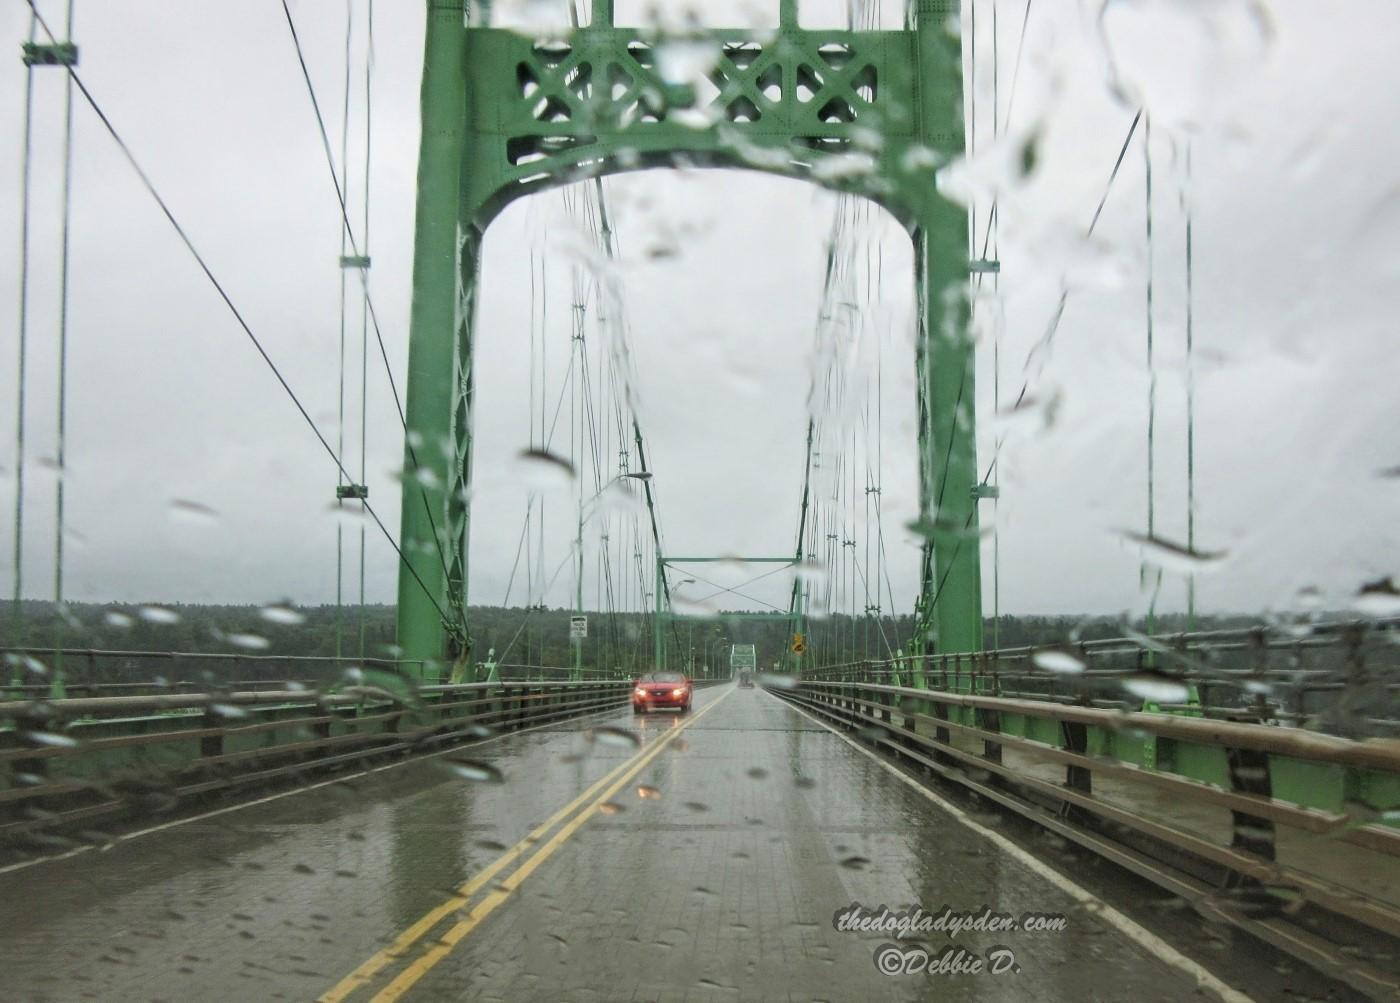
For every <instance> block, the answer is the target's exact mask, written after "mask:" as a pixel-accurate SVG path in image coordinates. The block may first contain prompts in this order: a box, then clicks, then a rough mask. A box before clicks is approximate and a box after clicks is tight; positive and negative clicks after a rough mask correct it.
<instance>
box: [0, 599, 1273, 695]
mask: <svg viewBox="0 0 1400 1003" xmlns="http://www.w3.org/2000/svg"><path fill="white" fill-rule="evenodd" d="M571 615H572V613H571V611H569V610H564V609H544V608H522V607H500V606H474V607H472V608H471V609H470V610H469V614H468V622H469V623H470V625H471V631H472V637H473V642H474V651H473V656H474V658H475V659H476V660H485V659H486V658H488V657H492V658H494V660H495V661H497V662H501V663H504V664H513V665H536V666H539V665H543V666H560V667H564V666H570V665H573V664H574V659H575V649H574V647H573V645H572V643H571V642H570V640H569V619H570V616H571ZM1252 622H1254V621H1252V620H1250V619H1249V618H1247V617H1241V616H1197V617H1196V619H1195V622H1194V629H1197V630H1210V629H1221V628H1226V627H1238V626H1247V625H1249V624H1251V623H1252ZM1124 626H1125V624H1124V622H1123V621H1122V620H1121V619H1120V618H1115V617H1077V616H1011V615H1007V616H1002V617H1001V618H1000V619H999V620H998V621H997V622H995V623H993V622H992V621H991V620H990V619H988V620H987V622H986V641H987V644H988V645H989V646H990V645H991V644H992V643H993V639H994V638H995V640H996V643H997V644H998V645H999V646H1001V647H1020V646H1025V645H1037V644H1046V643H1051V642H1057V641H1064V640H1067V639H1070V638H1076V639H1094V638H1104V637H1116V636H1121V635H1122V633H1123V631H1124ZM1128 626H1131V627H1132V628H1133V629H1136V630H1144V629H1146V625H1145V624H1143V623H1133V624H1129V625H1128ZM1189 626H1191V625H1188V623H1187V620H1186V618H1185V617H1184V616H1180V615H1167V616H1160V617H1158V618H1157V621H1156V623H1155V625H1154V629H1155V630H1156V631H1157V632H1166V633H1170V632H1176V631H1183V630H1187V629H1188V627H1189ZM913 630H914V624H913V619H912V618H911V617H908V616H903V617H888V616H886V617H880V618H878V619H877V618H872V617H865V618H861V617H857V618H852V617H850V616H844V615H835V616H831V617H828V618H825V619H823V620H820V621H813V622H812V623H810V624H809V630H808V634H807V636H806V637H805V639H804V640H805V642H806V644H807V647H808V651H809V657H808V659H807V661H808V664H823V663H829V662H836V661H847V660H851V659H863V658H882V657H885V656H886V655H887V654H889V653H890V652H892V651H895V650H901V649H902V650H905V651H907V650H908V648H909V643H910V638H911V636H912V634H913ZM394 634H395V628H394V607H392V606H384V605H379V606H368V607H365V608H363V609H361V608H360V607H344V608H342V609H340V610H337V609H336V607H334V606H303V607H296V608H295V609H293V608H290V607H283V606H271V607H258V606H251V605H214V604H198V605H189V604H178V603H177V604H163V605H149V606H143V605H140V604H126V603H112V604H100V605H99V604H89V603H72V604H69V605H67V606H66V607H64V608H63V609H59V608H58V607H56V606H55V605H54V604H53V603H50V602H41V601H26V602H24V603H22V604H21V605H20V615H19V616H18V617H16V616H14V615H13V613H12V611H9V610H0V648H4V649H8V650H10V651H13V650H14V649H16V648H20V647H25V648H31V649H52V648H63V649H65V650H66V651H68V652H74V651H75V650H76V651H81V650H85V649H96V650H101V651H127V652H190V653H207V654H220V655H229V656H239V657H238V659H237V661H236V662H234V663H232V665H233V666H235V667H236V670H235V669H231V668H229V666H230V663H229V662H219V663H217V664H219V665H220V666H221V667H222V668H221V672H220V674H221V675H224V676H225V677H227V676H228V674H229V673H230V672H232V673H233V674H235V675H239V676H240V677H241V678H245V679H260V678H289V677H290V678H297V677H298V676H299V675H300V676H304V677H306V678H316V677H318V676H320V675H324V674H325V672H334V671H337V670H336V669H335V668H334V667H325V668H318V667H316V666H314V665H311V664H303V665H302V666H300V667H298V668H299V672H292V671H290V670H289V665H291V664H292V663H289V662H287V661H286V660H285V656H316V657H335V656H339V657H341V658H344V659H346V660H347V661H355V660H358V659H360V658H362V657H363V658H393V657H395V656H396V655H397V654H398V652H397V649H396V648H395V645H394V640H395V637H394ZM792 640H793V638H792V633H791V625H790V624H789V623H788V622H787V621H785V620H751V619H741V618H739V617H736V616H728V615H726V614H724V613H721V614H719V615H718V616H716V617H714V618H711V619H706V620H694V621H691V620H680V621H672V622H669V623H666V624H665V630H664V643H665V645H666V649H667V663H668V665H669V666H671V667H690V668H691V669H692V670H693V671H694V672H695V673H696V674H703V669H704V667H705V666H707V665H708V666H709V667H710V668H711V670H712V671H715V672H719V673H720V674H724V673H727V670H728V655H729V652H728V644H730V643H737V644H753V645H755V648H756V652H757V657H758V664H759V665H760V666H761V667H765V666H769V665H772V664H773V663H775V662H778V661H780V660H782V659H783V657H784V655H785V653H786V652H787V651H788V649H789V647H790V645H791V643H792ZM654 646H655V640H654V619H653V617H652V616H651V615H650V614H645V613H618V614H606V613H598V612H596V611H595V612H590V613H589V614H588V638H587V640H585V641H584V642H583V644H582V647H581V657H582V663H583V664H584V665H585V666H587V667H590V668H591V667H604V668H612V667H620V668H622V669H624V670H625V671H627V672H635V671H645V670H646V668H647V667H649V666H650V665H651V664H652V663H653V661H654V658H653V651H654ZM267 656H283V660H274V659H269V658H267ZM36 658H37V660H38V661H39V662H41V663H42V662H44V661H45V653H44V652H43V651H42V650H39V651H38V652H37V653H36ZM11 661H14V659H11ZM150 664H151V663H150V660H149V659H136V658H125V659H122V658H110V657H94V658H88V657H85V656H83V655H81V654H70V655H68V656H67V657H65V659H64V665H65V669H66V672H67V674H68V676H69V677H70V678H72V679H82V680H85V681H89V682H108V681H120V680H125V679H128V678H131V676H132V673H146V674H149V672H150ZM213 664H216V663H215V661H214V660H213V659H200V660H171V662H170V665H169V672H168V673H164V674H166V675H167V676H168V678H171V679H172V680H173V679H190V678H196V677H197V676H199V675H200V674H201V673H202V672H205V671H208V670H209V667H210V666H211V665H213Z"/></svg>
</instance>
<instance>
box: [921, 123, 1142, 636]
mask: <svg viewBox="0 0 1400 1003" xmlns="http://www.w3.org/2000/svg"><path fill="white" fill-rule="evenodd" d="M1141 119H1142V110H1141V109H1138V112H1137V114H1135V115H1134V116H1133V120H1132V122H1131V123H1130V124H1129V126H1128V134H1127V135H1126V136H1125V137H1124V139H1123V145H1122V146H1121V147H1120V148H1119V150H1118V158H1117V159H1116V160H1115V161H1114V164H1113V170H1112V171H1111V172H1110V173H1109V176H1108V183H1107V184H1106V185H1105V186H1104V191H1103V195H1102V196H1101V197H1100V198H1099V204H1098V206H1097V208H1095V210H1094V216H1093V218H1092V219H1091V220H1090V221H1089V228H1088V230H1086V231H1085V234H1084V235H1085V237H1091V236H1093V234H1094V229H1095V228H1096V227H1097V226H1098V224H1099V218H1100V217H1101V216H1102V214H1103V210H1104V206H1105V205H1106V204H1107V203H1108V196H1109V193H1110V192H1112V190H1113V183H1114V182H1115V181H1116V180H1117V179H1118V173H1119V171H1120V170H1121V168H1122V166H1123V159H1124V158H1125V157H1126V156H1127V153H1128V146H1129V144H1131V143H1132V141H1133V136H1134V135H1135V134H1136V132H1137V127H1138V122H1139V121H1140V120H1141ZM1068 299H1069V289H1068V287H1065V288H1062V289H1061V291H1060V302H1059V305H1058V306H1057V307H1056V310H1055V314H1054V316H1053V317H1052V319H1051V321H1050V327H1049V328H1048V330H1047V331H1046V333H1045V334H1044V335H1043V336H1042V337H1041V340H1040V341H1039V342H1037V344H1036V345H1034V346H1032V348H1031V351H1030V352H1029V353H1028V354H1027V359H1026V361H1027V365H1029V362H1030V356H1032V355H1034V354H1035V353H1036V352H1037V351H1039V350H1040V349H1041V348H1042V347H1044V346H1046V345H1048V344H1049V343H1050V341H1051V340H1053V338H1054V336H1055V332H1056V330H1057V329H1058V328H1059V326H1060V319H1061V318H1062V317H1063V316H1064V313H1065V305H1066V303H1067V301H1068ZM1029 388H1030V377H1029V376H1027V377H1026V378H1025V380H1024V381H1023V382H1022V383H1021V390H1020V392H1019V393H1018V394H1017V395H1016V402H1015V404H1013V405H1012V407H1013V408H1015V407H1019V406H1020V405H1021V402H1022V401H1024V400H1025V397H1026V391H1027V390H1028V389H1029ZM999 454H1000V449H999V448H998V449H997V450H996V451H994V452H993V455H992V461H991V463H990V464H989V465H988V467H987V471H986V473H984V474H983V475H982V479H981V481H980V482H979V484H980V485H981V486H985V485H986V484H987V481H988V479H989V478H990V477H991V475H992V471H993V469H995V466H996V462H997V458H998V456H999ZM976 511H977V510H976V508H975V507H974V508H973V509H972V511H971V512H969V513H968V517H967V519H966V520H965V521H964V522H963V532H962V536H966V534H967V531H968V530H969V529H971V528H972V516H973V514H975V513H976ZM962 543H963V541H962V537H961V536H960V537H959V538H958V539H957V540H956V541H955V542H954V544H953V555H952V558H951V559H950V560H949V562H948V567H947V568H945V569H944V572H943V575H942V576H941V577H940V579H939V582H938V587H937V588H936V589H935V590H934V593H933V599H932V601H931V602H930V603H929V607H930V609H932V607H933V605H934V604H935V603H937V602H938V598H939V596H941V595H942V594H943V588H944V586H945V585H946V584H947V582H948V575H949V573H950V572H951V570H952V565H953V564H954V563H955V562H956V561H957V558H958V553H959V552H960V551H961V550H962Z"/></svg>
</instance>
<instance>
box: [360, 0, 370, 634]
mask: <svg viewBox="0 0 1400 1003" xmlns="http://www.w3.org/2000/svg"><path fill="white" fill-rule="evenodd" d="M373 124H374V0H365V164H364V181H365V183H364V239H365V243H364V251H365V257H369V255H370V241H369V236H370V233H369V207H370V192H371V190H372V188H371V186H370V167H371V165H372V163H373V157H372V156H371V153H372V151H373V149H374V128H373ZM360 297H361V298H360V483H361V484H368V483H369V478H368V474H369V315H370V306H371V305H370V300H369V283H368V281H366V282H365V283H363V284H362V285H361V286H360ZM365 536H366V534H365V527H364V525H363V523H362V524H361V525H360V645H359V649H360V658H361V659H362V660H363V659H364V657H365V642H366V640H367V637H366V635H367V633H368V629H369V622H368V613H367V609H366V606H365V558H366V539H365Z"/></svg>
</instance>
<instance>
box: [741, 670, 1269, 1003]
mask: <svg viewBox="0 0 1400 1003" xmlns="http://www.w3.org/2000/svg"><path fill="white" fill-rule="evenodd" d="M764 692H765V693H767V692H768V691H767V690H765V691H764ZM768 696H770V697H772V698H773V699H774V700H778V701H779V702H780V703H782V704H783V706H785V707H790V708H791V709H792V710H795V711H796V712H797V713H799V714H801V715H802V716H803V717H805V718H807V719H809V720H811V721H813V722H814V723H816V724H819V725H821V726H822V727H823V728H825V729H826V730H827V731H829V732H831V733H832V734H833V735H835V736H836V737H837V738H839V739H841V741H843V742H845V743H846V744H847V745H849V746H850V747H851V748H853V749H855V750H856V751H857V752H859V753H861V755H864V756H868V757H869V758H870V759H873V760H874V761H875V762H876V763H878V764H880V766H881V767H883V768H884V769H885V770H886V771H887V772H889V773H892V774H893V775H894V776H896V777H898V778H899V779H900V780H902V781H904V783H906V784H908V785H909V786H910V787H912V788H914V790H916V791H918V792H919V793H920V794H922V795H923V796H924V797H925V798H927V799H928V800H929V801H932V802H933V803H934V804H936V805H938V807H940V808H942V809H943V810H944V811H946V812H947V813H948V814H949V815H952V816H953V817H954V818H955V819H957V820H958V821H959V822H961V823H962V824H963V825H965V826H967V827H968V828H969V829H971V830H972V831H973V832H975V833H977V834H978V835H979V836H982V837H983V838H985V839H988V840H990V841H991V842H993V843H995V844H996V845H997V846H999V847H1001V848H1002V849H1003V850H1005V851H1006V852H1007V853H1008V854H1010V855H1011V856H1012V857H1014V858H1016V860H1018V861H1020V862H1021V863H1022V864H1024V865H1025V866H1026V867H1028V868H1029V869H1030V870H1032V871H1034V872H1035V873H1036V874H1038V875H1039V876H1040V877H1042V878H1044V879H1045V880H1047V881H1049V882H1050V883H1051V884H1053V885H1054V886H1055V887H1056V888H1059V889H1060V890H1061V891H1063V892H1064V893H1065V894H1067V895H1069V896H1070V898H1072V899H1074V900H1075V901H1077V902H1079V903H1081V904H1083V905H1086V906H1092V907H1093V911H1094V914H1095V915H1097V916H1098V917H1100V918H1101V919H1103V920H1104V921H1105V922H1106V923H1108V924H1109V925H1110V926H1113V927H1115V928H1116V929H1117V930H1118V932H1119V933H1121V934H1123V935H1124V936H1126V937H1127V938H1128V939H1129V940H1131V941H1133V942H1134V943H1136V944H1137V945H1138V946H1139V947H1142V948H1145V949H1146V950H1148V951H1150V952H1152V953H1153V954H1155V955H1157V956H1158V957H1159V958H1161V959H1162V960H1163V961H1165V962H1167V963H1168V964H1171V965H1175V966H1176V967H1177V968H1180V969H1182V970H1183V971H1185V972H1186V973H1187V974H1189V975H1191V976H1192V977H1193V978H1195V980H1196V983H1197V985H1198V986H1201V987H1203V988H1206V989H1209V990H1210V991H1211V992H1213V993H1215V994H1216V995H1217V996H1219V997H1220V998H1221V999H1222V1000H1225V1001H1226V1003H1255V1000H1254V998H1253V997H1252V996H1248V995H1246V994H1244V993H1242V992H1240V991H1239V990H1238V989H1235V988H1234V987H1233V986H1230V985H1229V984H1228V983H1226V982H1223V981H1221V980H1220V979H1219V978H1218V977H1216V976H1215V975H1214V974H1212V973H1211V972H1210V971H1208V970H1207V969H1205V968H1203V967H1202V966H1201V965H1200V964H1199V963H1197V962H1196V961H1195V960H1193V959H1192V958H1189V957H1187V956H1186V955H1185V954H1182V953H1181V952H1180V951H1178V950H1177V949H1176V948H1175V947H1172V945H1171V944H1168V943H1167V942H1166V941H1165V940H1163V939H1162V938H1161V937H1159V936H1157V935H1156V934H1155V933H1153V932H1152V931H1151V930H1148V929H1147V928H1146V927H1144V926H1142V925H1140V924H1139V923H1138V922H1137V921H1136V920H1133V919H1130V918H1129V917H1128V916H1126V915H1124V914H1123V913H1121V912H1119V911H1118V910H1117V909H1115V908H1114V907H1113V906H1111V905H1109V904H1108V903H1107V902H1105V901H1104V900H1103V899H1101V898H1099V897H1098V896H1097V895H1095V894H1094V893H1093V892H1091V891H1089V890H1088V889H1087V888H1085V887H1084V886H1083V885H1079V884H1076V883H1075V882H1073V881H1071V880H1070V879H1069V878H1067V877H1065V876H1064V875H1063V874H1061V873H1060V872H1059V871H1057V870H1055V869H1054V868H1053V867H1051V866H1050V865H1049V864H1046V863H1045V862H1044V861H1042V860H1041V859H1040V858H1039V857H1036V856H1035V855H1034V854H1032V853H1030V852H1029V851H1028V850H1025V849H1023V848H1022V847H1021V846H1020V845H1018V844H1017V843H1015V842H1013V841H1012V840H1010V839H1008V838H1007V837H1005V836H1003V835H1002V834H1001V833H999V832H997V831H995V830H994V829H988V828H987V827H986V826H984V825H982V824H981V823H980V822H977V821H975V820H974V819H973V818H972V817H971V816H969V815H968V814H967V813H966V812H965V811H963V810H962V809H961V808H959V807H958V806H957V805H955V804H953V803H952V802H951V801H947V800H944V799H943V798H941V797H939V796H938V795H937V794H935V793H934V792H933V791H931V790H929V789H928V788H927V787H925V786H924V785H923V784H921V783H919V781H918V780H916V779H915V778H913V777H911V776H909V775H908V774H907V773H905V772H904V771H903V770H901V769H899V767H897V766H895V765H894V764H893V763H890V762H887V761H886V760H885V759H884V758H882V757H881V756H879V755H877V754H876V753H874V752H872V751H871V750H870V749H867V748H865V747H864V746H863V745H861V744H860V743H859V742H856V741H855V740H854V739H852V738H850V737H849V736H847V735H843V734H841V732H839V731H837V730H836V729H835V728H834V727H832V726H831V725H830V724H828V723H827V722H825V721H823V720H821V719H820V718H818V717H816V716H814V715H812V714H810V713H808V712H807V711H806V710H804V709H803V708H801V707H797V706H795V705H794V704H791V703H789V702H788V701H786V700H782V699H780V698H779V697H778V696H776V695H775V694H773V693H768Z"/></svg>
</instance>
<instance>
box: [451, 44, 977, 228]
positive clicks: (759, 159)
mask: <svg viewBox="0 0 1400 1003" xmlns="http://www.w3.org/2000/svg"><path fill="white" fill-rule="evenodd" d="M467 38H468V43H467V44H468V46H469V52H468V67H469V69H468V73H469V74H471V75H472V80H471V81H470V86H469V91H468V93H469V94H470V95H471V98H470V101H471V104H470V107H469V109H468V117H469V123H468V125H469V132H470V133H471V134H474V135H471V137H470V138H469V139H468V150H469V153H468V155H469V157H470V158H471V159H472V160H474V161H475V165H476V170H474V171H473V172H472V173H470V174H469V175H468V177H466V178H464V182H465V183H466V184H467V186H468V188H469V191H468V193H467V198H468V201H469V202H475V203H477V204H484V203H486V202H489V201H491V200H492V199H494V198H499V197H500V190H501V189H509V188H510V187H512V186H518V187H522V188H530V187H533V186H534V185H535V184H537V183H545V182H549V181H551V179H552V180H553V181H554V182H557V181H558V180H559V174H560V173H561V172H565V173H568V172H574V173H575V174H576V173H577V172H578V171H579V170H580V169H583V170H584V171H585V172H591V171H594V170H601V169H603V168H602V167H601V165H602V164H603V163H604V162H606V163H607V167H606V169H607V170H618V169H627V168H630V167H638V166H654V165H655V164H656V163H658V162H659V161H661V160H665V159H668V158H669V159H671V160H675V159H682V160H683V159H684V156H685V155H686V154H690V155H693V156H694V157H695V158H696V159H697V160H698V161H701V162H703V161H705V160H715V159H720V160H724V161H726V162H731V163H738V164H743V163H745V162H747V163H749V164H750V165H751V166H754V167H759V168H763V169H769V170H783V169H784V168H785V167H786V166H788V165H786V164H784V163H782V162H781V161H782V160H783V159H784V158H793V157H797V158H805V159H806V161H807V162H808V163H809V164H810V163H811V162H813V161H814V160H816V159H818V158H819V157H820V156H821V155H833V154H834V155H841V154H850V153H857V154H861V155H864V156H866V157H868V158H869V159H870V160H871V161H872V164H873V161H874V160H875V159H876V158H877V157H878V156H880V155H881V153H882V151H884V150H885V149H886V147H887V146H888V145H889V144H891V143H894V144H897V145H904V144H907V142H908V140H909V139H910V138H911V134H912V131H913V121H914V111H915V109H914V100H915V98H914V93H915V89H914V87H913V83H912V79H911V78H912V72H911V70H912V66H913V63H914V59H913V52H912V47H913V44H914V42H913V36H912V35H911V34H910V33H906V32H807V31H801V30H785V31H783V32H781V33H774V34H773V35H772V36H771V37H770V38H768V39H756V38H755V37H754V35H753V33H752V32H741V31H734V32H725V31H717V32H710V33H707V34H705V35H704V36H700V37H696V38H689V39H666V40H657V39H653V38H648V37H644V36H643V35H641V34H638V33H636V32H628V31H625V30H616V29H603V30H590V29H580V30H577V31H575V32H573V33H571V34H570V35H568V36H567V37H565V38H561V39H558V40H552V41H551V40H532V39H529V38H526V37H523V36H520V35H517V34H515V33H512V32H508V31H503V30H493V29H471V30H468V32H467ZM668 46H674V47H676V50H677V51H676V52H675V53H668V52H667V47H668ZM670 58H676V59H684V60H695V61H697V62H698V63H699V64H700V65H707V64H710V62H711V59H712V65H709V68H708V71H707V72H702V73H699V74H696V79H695V80H694V81H693V82H687V83H682V84H677V83H674V82H668V81H667V80H666V79H665V76H664V75H663V73H662V69H661V67H662V64H663V62H664V61H665V60H667V59H670ZM958 138H959V139H960V137H958ZM473 145H475V149H473V148H472V147H473ZM774 158H778V159H777V160H775V159H774ZM483 169H484V170H483ZM483 173H484V174H487V175H490V179H489V180H488V179H487V178H485V177H483V176H482V175H483ZM870 174H871V177H872V178H874V177H875V176H876V172H874V171H871V172H870ZM506 197H507V198H509V197H510V196H509V195H507V196H506Z"/></svg>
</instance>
